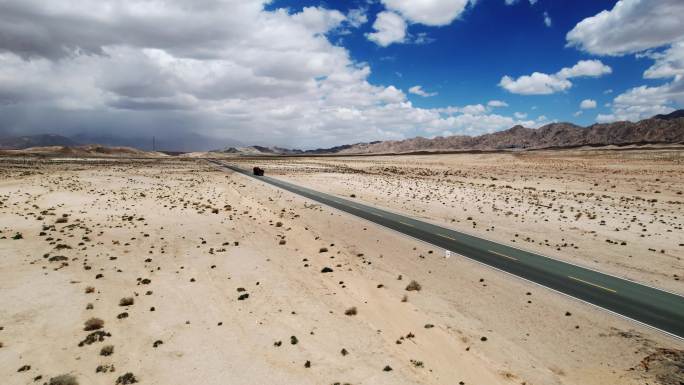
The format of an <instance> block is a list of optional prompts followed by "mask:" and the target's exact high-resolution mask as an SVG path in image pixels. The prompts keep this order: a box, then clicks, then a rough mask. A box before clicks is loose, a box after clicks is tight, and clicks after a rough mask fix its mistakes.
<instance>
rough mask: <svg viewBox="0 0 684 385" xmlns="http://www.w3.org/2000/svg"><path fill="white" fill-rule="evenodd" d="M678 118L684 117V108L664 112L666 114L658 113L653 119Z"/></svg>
mask: <svg viewBox="0 0 684 385" xmlns="http://www.w3.org/2000/svg"><path fill="white" fill-rule="evenodd" d="M678 118H684V110H677V111H672V112H670V113H669V114H664V115H662V114H661V115H656V116H654V117H653V119H664V120H672V119H678Z"/></svg>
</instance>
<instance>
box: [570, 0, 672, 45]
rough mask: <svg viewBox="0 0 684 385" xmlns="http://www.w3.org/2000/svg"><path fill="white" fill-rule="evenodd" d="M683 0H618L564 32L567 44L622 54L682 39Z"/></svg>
mask: <svg viewBox="0 0 684 385" xmlns="http://www.w3.org/2000/svg"><path fill="white" fill-rule="evenodd" d="M682 15H684V1H681V0H620V1H618V2H617V3H616V4H615V6H614V7H613V9H611V10H605V11H602V12H599V13H598V14H596V15H594V16H591V17H588V18H586V19H584V20H582V21H580V22H579V23H577V25H575V27H574V28H573V29H572V30H570V32H568V33H567V35H566V39H567V42H568V45H570V46H574V47H577V48H579V49H581V50H583V51H586V52H589V53H592V54H596V55H622V54H627V53H635V52H640V51H643V50H646V49H650V48H655V47H660V46H664V45H668V44H670V43H671V42H673V41H678V40H684V22H682Z"/></svg>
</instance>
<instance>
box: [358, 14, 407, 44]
mask: <svg viewBox="0 0 684 385" xmlns="http://www.w3.org/2000/svg"><path fill="white" fill-rule="evenodd" d="M373 29H374V32H370V33H368V34H366V37H367V38H368V40H370V41H372V42H374V43H376V44H377V45H379V46H382V47H387V46H388V45H390V44H392V43H402V42H403V41H404V40H405V39H406V21H405V20H404V19H403V18H402V17H401V16H399V15H398V14H397V13H395V12H387V11H383V12H380V13H379V14H378V16H377V17H376V19H375V22H374V23H373Z"/></svg>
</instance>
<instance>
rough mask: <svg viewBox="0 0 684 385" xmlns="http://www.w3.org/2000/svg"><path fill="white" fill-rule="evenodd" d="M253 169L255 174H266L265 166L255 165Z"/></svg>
mask: <svg viewBox="0 0 684 385" xmlns="http://www.w3.org/2000/svg"><path fill="white" fill-rule="evenodd" d="M252 171H253V172H254V175H256V176H264V169H263V168H259V167H254V169H252Z"/></svg>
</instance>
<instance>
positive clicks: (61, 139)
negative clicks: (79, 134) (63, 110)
mask: <svg viewBox="0 0 684 385" xmlns="http://www.w3.org/2000/svg"><path fill="white" fill-rule="evenodd" d="M78 144H79V143H78V142H77V141H75V140H73V139H70V138H67V137H66V136H61V135H55V134H42V135H24V136H10V137H5V138H0V149H3V150H22V149H25V148H29V147H47V146H77V145H78Z"/></svg>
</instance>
